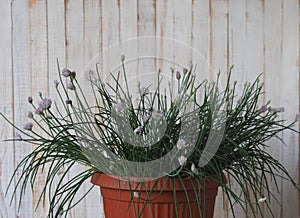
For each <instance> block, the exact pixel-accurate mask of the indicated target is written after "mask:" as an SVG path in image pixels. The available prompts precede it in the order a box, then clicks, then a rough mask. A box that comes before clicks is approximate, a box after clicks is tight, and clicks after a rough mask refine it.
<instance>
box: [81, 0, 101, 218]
mask: <svg viewBox="0 0 300 218" xmlns="http://www.w3.org/2000/svg"><path fill="white" fill-rule="evenodd" d="M83 8H84V23H83V25H84V41H83V44H84V59H83V60H84V65H85V66H87V67H88V68H89V69H90V68H91V69H95V67H96V66H95V65H94V64H95V62H94V61H93V60H94V58H95V57H97V56H98V55H99V52H101V51H102V36H101V34H102V24H101V15H102V13H101V1H99V0H91V1H84V2H83ZM96 60H97V61H100V62H99V68H100V69H101V68H102V62H101V60H99V58H96ZM90 65H91V66H90ZM82 74H83V75H80V76H81V77H82V78H81V80H80V82H82V83H81V84H83V85H84V86H83V87H84V92H85V94H86V97H87V98H88V99H89V100H90V101H92V102H93V103H95V102H94V99H93V96H92V95H89V93H90V91H91V88H90V86H89V82H88V81H87V80H86V78H87V76H88V75H87V73H86V72H85V71H83V72H82ZM85 186H86V190H89V189H90V188H91V187H92V184H91V183H90V181H86V184H85ZM102 207H103V205H102V201H101V196H100V193H99V189H98V187H97V186H95V187H94V188H93V190H92V191H91V192H90V193H89V194H88V195H87V197H86V200H85V208H84V209H85V217H95V218H97V217H103V210H102Z"/></svg>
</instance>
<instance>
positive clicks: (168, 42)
mask: <svg viewBox="0 0 300 218" xmlns="http://www.w3.org/2000/svg"><path fill="white" fill-rule="evenodd" d="M155 10H156V17H155V20H156V36H157V40H156V55H157V57H158V58H157V62H156V66H157V70H158V69H160V70H161V75H162V76H163V80H162V83H161V87H162V89H163V88H166V90H168V81H169V78H170V67H173V68H174V67H175V65H174V49H175V48H174V47H175V43H176V42H175V40H174V37H173V36H174V1H172V0H164V1H156V9H155Z"/></svg>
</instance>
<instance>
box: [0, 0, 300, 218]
mask: <svg viewBox="0 0 300 218" xmlns="http://www.w3.org/2000/svg"><path fill="white" fill-rule="evenodd" d="M299 5H300V2H299V1H298V0H210V1H209V0H184V1H179V0H174V1H172V0H50V1H49V0H48V1H47V0H18V1H16V0H2V1H1V3H0V16H1V20H0V32H1V34H0V51H1V52H0V99H1V104H0V111H1V112H3V113H4V114H5V115H6V116H7V117H8V118H10V119H11V120H13V121H14V123H15V124H17V125H20V126H22V125H23V123H24V122H26V118H25V113H26V111H27V110H28V109H29V108H28V105H27V104H26V101H27V97H28V96H30V95H32V96H33V97H34V98H37V97H38V91H42V92H43V93H44V95H45V96H48V95H50V96H54V95H55V91H54V89H53V85H52V84H53V80H54V79H55V78H56V76H57V72H56V59H57V58H58V59H59V62H60V64H61V66H67V67H69V68H71V69H74V70H76V71H77V72H78V73H80V72H82V71H83V69H84V67H85V66H86V65H87V64H88V62H89V61H90V60H91V59H92V58H93V57H95V56H97V55H98V53H99V52H100V53H101V51H103V50H105V49H107V48H108V47H109V46H111V45H113V44H115V43H119V42H122V41H124V40H127V39H131V38H135V37H145V36H158V37H165V39H164V40H159V39H150V40H147V41H145V40H133V41H132V42H131V43H130V44H128V43H127V44H126V43H124V44H123V43H122V44H121V46H119V47H118V49H115V50H114V51H111V50H107V52H106V53H105V55H104V56H103V59H100V65H99V66H100V68H101V69H102V71H103V76H104V75H106V73H107V72H108V70H109V69H110V67H112V66H116V64H118V63H119V60H120V57H119V56H118V55H120V54H121V53H120V51H121V52H122V53H125V54H127V55H128V56H127V57H134V56H135V54H136V53H137V54H139V55H144V54H145V51H147V52H148V55H154V56H155V55H158V56H161V57H168V58H171V59H174V60H180V61H181V64H182V65H188V64H189V61H193V62H194V63H196V64H198V65H197V69H198V71H197V74H198V75H197V76H199V77H201V78H200V79H202V78H213V77H214V70H216V71H218V70H221V71H223V72H224V71H226V70H227V69H228V68H229V66H230V65H235V68H234V74H233V77H234V79H236V80H238V81H240V82H244V81H249V80H250V81H253V79H254V78H255V77H256V76H257V75H258V74H260V73H263V76H262V80H264V83H265V91H266V94H265V95H264V98H263V99H262V102H263V101H266V100H268V99H271V100H272V102H273V104H272V105H274V106H276V107H279V106H284V107H285V109H286V113H284V115H283V118H284V119H287V120H289V121H291V120H293V119H294V117H295V114H296V113H298V112H299V88H300V87H299V70H300V68H299V62H300V61H299ZM168 38H169V39H175V40H177V41H173V43H170V42H172V40H167V39H168ZM174 42H175V43H174ZM180 42H182V43H185V44H186V46H190V47H191V48H192V49H182V47H183V46H182V45H183V44H180ZM186 46H185V47H186ZM110 52H111V53H110ZM207 63H208V64H207ZM171 64H172V63H169V62H167V61H165V60H162V59H159V60H154V59H144V60H143V62H138V61H136V62H132V63H131V64H130V66H129V73H130V76H131V77H136V76H138V75H141V72H144V71H154V70H155V69H157V67H160V68H162V69H164V70H166V69H168V68H169V67H170V65H171ZM173 66H175V65H173ZM148 79H150V80H151V81H152V79H153V80H155V78H148ZM133 81H136V80H133ZM14 134H16V133H15V132H14V130H13V129H12V128H11V127H10V126H8V125H7V124H6V123H4V122H3V120H1V121H0V137H1V138H0V139H1V141H0V217H22V218H23V217H45V214H46V211H47V205H45V206H43V205H41V206H40V207H38V208H37V210H36V211H35V208H34V204H35V203H36V202H37V200H38V196H39V195H38V194H39V192H40V191H41V187H42V185H41V183H42V182H43V180H44V179H45V178H44V175H43V174H40V175H39V177H38V181H39V182H40V183H39V184H37V186H36V187H35V188H34V190H33V191H29V190H28V192H27V193H26V195H25V196H24V201H23V203H22V205H21V209H20V210H19V211H18V209H17V205H16V202H15V201H13V202H12V205H11V206H10V205H9V201H10V198H9V197H5V196H4V192H5V190H6V187H7V185H8V182H9V179H10V176H11V174H12V172H13V170H14V167H15V166H16V165H17V164H18V163H19V161H20V160H21V159H22V157H24V155H25V154H26V153H28V152H29V151H30V150H31V149H32V148H31V147H30V146H25V145H24V144H23V143H4V142H3V141H2V140H3V139H6V138H9V137H12V136H13V135H14ZM282 137H283V138H284V139H285V141H286V142H287V144H288V146H282V145H281V144H280V143H279V142H278V141H275V140H274V141H271V142H270V145H271V147H270V152H271V153H272V154H273V155H274V156H276V157H277V158H278V159H279V160H280V161H282V162H283V163H284V165H285V166H286V167H287V169H288V170H289V172H290V174H291V175H292V177H293V178H294V179H296V180H297V181H299V138H298V137H297V136H296V135H295V134H292V133H283V135H282ZM78 169H80V167H79V168H78ZM62 170H63V169H62ZM69 176H70V177H71V176H72V174H70V175H69ZM279 184H280V190H279V191H280V192H279V193H277V194H276V196H277V197H278V199H279V200H280V202H281V203H280V204H277V203H276V202H273V201H272V202H271V208H272V211H273V212H274V214H275V217H282V218H286V217H289V218H293V217H299V216H300V214H299V194H298V193H297V192H296V191H295V190H294V189H293V188H292V187H291V185H289V184H288V183H287V182H285V181H280V182H279ZM89 187H90V184H89V183H86V184H85V185H84V190H87V189H88V188H89ZM234 188H235V189H236V190H238V187H234ZM272 189H273V190H275V185H274V187H273V186H272ZM11 191H12V190H9V193H8V194H9V195H10V194H11ZM98 192H99V190H98V189H94V191H93V192H92V193H91V194H90V195H89V196H88V197H87V198H86V199H85V200H84V201H82V203H80V204H79V205H78V206H77V208H76V209H74V210H73V211H72V212H71V213H70V214H69V217H102V216H103V209H101V201H100V199H99V195H98ZM262 209H263V210H264V213H265V215H264V217H270V216H271V215H270V214H269V213H268V212H267V210H266V209H265V208H264V206H262ZM236 212H237V217H239V218H243V217H246V214H244V213H243V211H242V210H241V209H239V208H236ZM215 217H216V218H221V217H224V218H225V217H232V213H231V211H230V209H229V208H228V200H227V199H226V198H225V199H223V198H222V194H221V192H220V193H219V197H218V199H217V205H216V210H215Z"/></svg>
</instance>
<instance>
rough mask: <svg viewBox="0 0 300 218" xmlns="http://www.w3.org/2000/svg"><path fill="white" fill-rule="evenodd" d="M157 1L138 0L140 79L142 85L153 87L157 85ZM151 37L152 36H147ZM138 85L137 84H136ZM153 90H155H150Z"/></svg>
mask: <svg viewBox="0 0 300 218" xmlns="http://www.w3.org/2000/svg"><path fill="white" fill-rule="evenodd" d="M155 4H156V1H155V0H151V1H138V5H137V10H138V13H137V15H138V20H137V25H138V29H137V35H138V37H139V40H138V57H139V61H138V75H139V77H138V80H139V82H140V83H141V87H148V86H149V85H152V86H151V88H152V87H153V85H154V87H155V86H156V77H154V76H153V73H154V72H156V71H157V69H156V58H155V56H156V40H155V38H153V36H155V35H156V22H155V13H156V10H155V9H156V6H155ZM145 37H150V38H145ZM134 85H135V86H136V84H134ZM150 91H153V90H150Z"/></svg>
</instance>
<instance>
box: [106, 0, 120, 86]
mask: <svg viewBox="0 0 300 218" xmlns="http://www.w3.org/2000/svg"><path fill="white" fill-rule="evenodd" d="M119 2H120V1H117V0H112V1H102V50H103V53H102V56H103V57H102V61H103V69H102V75H103V80H104V81H106V82H110V81H111V79H110V78H109V74H110V73H111V71H112V70H113V69H114V68H116V69H117V70H118V66H119V65H120V63H121V61H120V60H121V53H120V50H119V41H120V22H119V21H120V16H119V10H120V9H119V7H120V5H119ZM111 57H114V58H111ZM114 73H116V71H114Z"/></svg>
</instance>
